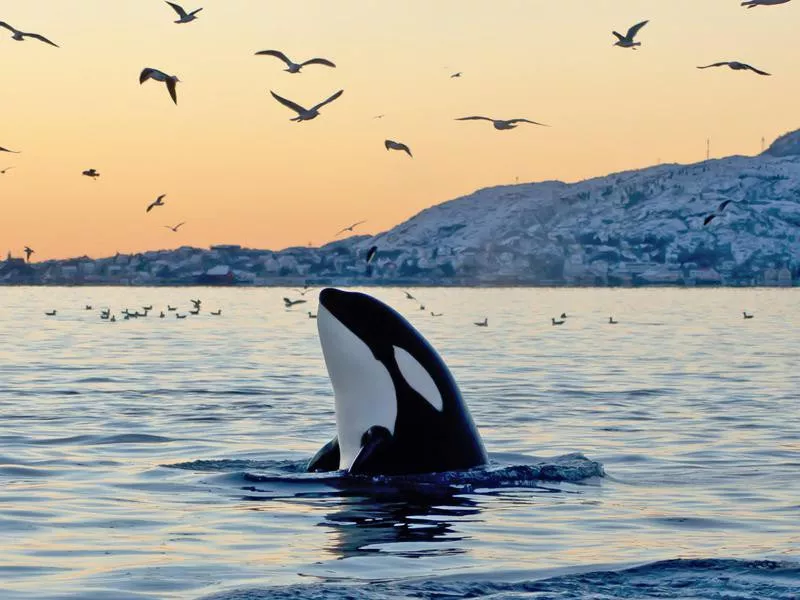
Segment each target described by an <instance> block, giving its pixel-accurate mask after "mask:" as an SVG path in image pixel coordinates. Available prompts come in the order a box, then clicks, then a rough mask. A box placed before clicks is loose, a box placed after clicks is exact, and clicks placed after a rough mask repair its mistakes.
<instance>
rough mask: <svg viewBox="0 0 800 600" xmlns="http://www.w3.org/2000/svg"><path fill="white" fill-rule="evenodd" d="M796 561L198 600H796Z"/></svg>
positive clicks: (327, 586) (240, 593)
mask: <svg viewBox="0 0 800 600" xmlns="http://www.w3.org/2000/svg"><path fill="white" fill-rule="evenodd" d="M798 590H800V563H793V562H776V561H740V560H732V559H707V560H704V559H694V560H685V559H675V560H666V561H659V562H655V563H650V564H647V565H643V566H639V567H634V568H630V569H624V570H619V571H607V570H603V571H593V572H588V573H579V574H570V575H563V576H559V577H550V578H546V579H539V580H536V579H532V580H523V581H513V582H505V581H497V574H492V575H488V576H487V580H482V578H481V577H480V576H475V577H473V578H471V579H464V580H460V581H459V580H437V579H433V580H425V581H414V582H392V583H382V582H378V583H368V584H361V585H359V586H358V587H356V586H354V585H352V584H340V583H312V584H309V585H290V586H283V587H274V588H263V589H243V590H233V591H227V592H220V593H217V594H213V595H210V596H206V597H205V600H261V599H264V598H273V599H276V600H301V599H303V600H308V599H313V600H328V599H331V600H333V599H343V598H347V599H350V600H398V599H404V598H405V599H412V598H414V599H417V598H440V599H442V600H445V599H450V598H476V599H477V598H485V599H489V598H491V599H493V600H500V599H509V600H511V599H512V598H513V599H514V600H534V599H536V600H587V599H596V600H610V599H612V598H627V599H642V598H663V599H670V600H696V599H698V598H702V599H704V600H726V599H733V598H735V599H736V600H796V599H797V598H799V597H800V592H798Z"/></svg>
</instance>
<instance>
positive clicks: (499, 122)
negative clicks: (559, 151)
mask: <svg viewBox="0 0 800 600" xmlns="http://www.w3.org/2000/svg"><path fill="white" fill-rule="evenodd" d="M456 121H489V122H490V123H492V125H494V128H495V129H497V130H498V131H503V130H505V129H514V128H515V127H516V126H517V124H519V123H530V124H531V125H539V126H541V127H550V126H549V125H545V124H544V123H537V122H536V121H531V120H530V119H508V120H504V119H492V118H490V117H460V118H458V119H456Z"/></svg>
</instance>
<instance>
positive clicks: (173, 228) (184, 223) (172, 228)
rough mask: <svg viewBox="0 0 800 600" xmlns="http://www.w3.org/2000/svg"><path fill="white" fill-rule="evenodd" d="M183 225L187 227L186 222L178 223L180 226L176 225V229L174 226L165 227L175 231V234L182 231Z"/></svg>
mask: <svg viewBox="0 0 800 600" xmlns="http://www.w3.org/2000/svg"><path fill="white" fill-rule="evenodd" d="M183 225H186V221H182V222H181V223H178V224H177V225H175V226H174V227H173V226H171V225H164V227H166V228H167V229H171V230H172V231H174V232H175V233H178V229H180V228H181V226H183Z"/></svg>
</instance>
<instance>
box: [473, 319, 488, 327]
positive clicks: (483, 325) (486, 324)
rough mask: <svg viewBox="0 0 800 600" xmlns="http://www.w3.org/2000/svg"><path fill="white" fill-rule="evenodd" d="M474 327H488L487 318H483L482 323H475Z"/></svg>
mask: <svg viewBox="0 0 800 600" xmlns="http://www.w3.org/2000/svg"><path fill="white" fill-rule="evenodd" d="M475 325H476V326H477V327H488V326H489V317H483V321H479V322H476V323H475Z"/></svg>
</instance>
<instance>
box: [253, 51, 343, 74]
mask: <svg viewBox="0 0 800 600" xmlns="http://www.w3.org/2000/svg"><path fill="white" fill-rule="evenodd" d="M256 56H274V57H275V58H279V59H281V60H282V61H283V62H285V63H286V67H287V68H286V69H284V71H286V72H287V73H299V72H300V69H302V68H303V67H305V66H306V65H324V66H326V67H334V68H335V67H336V65H335V64H333V63H332V62H331V61H329V60H328V59H327V58H310V59H308V60H306V61H303V62H301V63H296V62H293V61H292V60H291V59H290V58H289V57H288V56H286V55H285V54H284V53H283V52H281V51H280V50H261V51H260V52H256Z"/></svg>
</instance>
